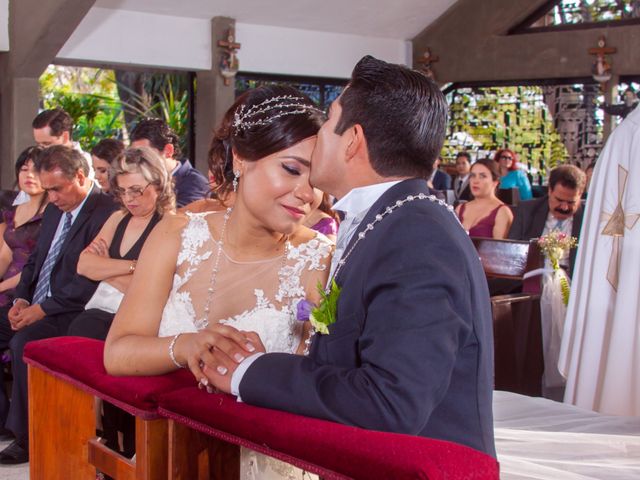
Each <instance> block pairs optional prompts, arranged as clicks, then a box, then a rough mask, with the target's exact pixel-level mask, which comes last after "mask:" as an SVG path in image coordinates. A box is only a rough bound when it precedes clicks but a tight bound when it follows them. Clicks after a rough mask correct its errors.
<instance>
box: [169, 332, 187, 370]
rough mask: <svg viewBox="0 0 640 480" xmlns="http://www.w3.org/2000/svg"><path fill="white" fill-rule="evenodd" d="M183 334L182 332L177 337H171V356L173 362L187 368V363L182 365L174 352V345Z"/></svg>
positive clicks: (177, 365) (179, 366)
mask: <svg viewBox="0 0 640 480" xmlns="http://www.w3.org/2000/svg"><path fill="white" fill-rule="evenodd" d="M180 335H182V333H179V334H177V335H176V336H175V337H173V338H172V339H171V342H170V343H169V358H171V361H172V362H173V364H174V365H175V366H176V367H178V368H187V366H186V365H181V364H180V363H179V362H178V360H176V356H175V354H174V353H173V347H175V346H176V342H177V341H178V337H179V336H180Z"/></svg>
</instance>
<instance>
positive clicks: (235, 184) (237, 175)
mask: <svg viewBox="0 0 640 480" xmlns="http://www.w3.org/2000/svg"><path fill="white" fill-rule="evenodd" d="M239 178H240V172H239V171H238V170H234V171H233V182H232V185H233V193H235V192H237V191H238V179H239Z"/></svg>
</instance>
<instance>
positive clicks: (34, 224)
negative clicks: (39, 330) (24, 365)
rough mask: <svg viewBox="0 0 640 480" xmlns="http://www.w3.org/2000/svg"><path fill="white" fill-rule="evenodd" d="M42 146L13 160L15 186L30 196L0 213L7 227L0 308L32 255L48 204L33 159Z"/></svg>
mask: <svg viewBox="0 0 640 480" xmlns="http://www.w3.org/2000/svg"><path fill="white" fill-rule="evenodd" d="M41 151H42V148H41V147H29V148H27V149H26V150H24V151H23V152H22V153H21V154H20V156H19V157H18V160H17V161H16V167H15V169H16V183H17V184H18V187H19V188H20V190H22V191H23V192H25V193H26V194H27V195H29V201H28V202H26V203H23V204H21V205H18V206H15V207H13V208H11V209H9V210H4V211H3V212H2V217H3V222H4V223H5V225H6V228H5V231H4V234H3V238H4V243H3V244H2V246H1V247H0V278H2V281H0V306H2V307H4V306H6V305H9V304H11V302H12V301H13V292H14V289H15V287H16V285H18V282H19V281H20V275H21V273H22V269H23V268H24V266H25V264H26V263H27V259H28V258H29V255H31V253H32V252H33V250H34V249H35V246H36V241H37V240H38V235H39V234H40V224H41V223H42V213H43V211H44V208H45V206H46V205H47V194H46V192H45V191H44V190H43V189H42V185H40V179H39V178H38V174H37V172H36V169H35V165H34V159H35V158H36V157H37V156H38V155H39V154H40V152H41Z"/></svg>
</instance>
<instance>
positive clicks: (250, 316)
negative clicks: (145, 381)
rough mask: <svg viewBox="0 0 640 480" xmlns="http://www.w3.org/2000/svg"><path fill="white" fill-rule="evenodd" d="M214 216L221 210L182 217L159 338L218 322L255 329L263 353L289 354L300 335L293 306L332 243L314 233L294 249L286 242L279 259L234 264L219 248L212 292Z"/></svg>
mask: <svg viewBox="0 0 640 480" xmlns="http://www.w3.org/2000/svg"><path fill="white" fill-rule="evenodd" d="M215 215H223V212H204V213H190V214H187V216H188V222H187V224H186V226H185V227H184V229H183V231H182V243H181V248H180V252H179V254H178V259H177V263H176V272H175V274H174V277H173V286H172V288H171V291H170V293H169V298H168V299H167V304H166V306H165V308H164V311H163V313H162V320H161V322H160V328H159V331H158V335H159V336H161V337H164V336H171V335H176V334H177V333H180V332H196V331H198V330H200V329H202V328H205V327H206V326H207V325H208V324H209V323H210V322H220V323H225V324H227V325H231V326H233V327H235V328H237V329H239V330H248V331H255V332H256V333H258V335H260V338H261V339H262V342H263V343H264V346H265V348H266V350H267V352H294V351H295V350H296V349H297V347H298V345H299V344H300V340H301V336H302V324H301V322H298V321H297V320H296V316H295V314H296V308H295V307H296V304H297V302H298V301H299V300H300V299H301V298H304V297H305V291H307V290H309V289H310V288H312V289H315V288H316V286H315V282H316V281H317V280H315V279H316V278H317V272H318V271H321V270H325V268H326V263H327V259H328V257H329V254H330V252H331V247H332V244H331V242H330V241H329V240H328V239H327V238H326V237H324V236H323V235H321V234H319V235H317V236H316V237H315V238H313V239H311V240H309V241H307V242H305V243H302V244H300V245H297V246H295V245H291V244H288V245H287V248H286V249H285V251H286V254H285V255H284V256H283V255H282V254H280V255H277V256H274V257H273V258H268V259H265V260H259V261H253V262H240V261H236V260H234V259H233V258H231V257H229V256H228V255H227V254H226V252H225V251H224V249H223V250H222V251H221V254H220V259H219V263H218V273H217V274H216V276H215V277H216V278H215V283H214V284H213V285H214V288H213V293H211V292H209V287H210V286H211V285H212V271H213V268H214V265H215V262H216V257H217V255H218V249H219V243H218V240H216V239H214V237H213V235H212V231H214V230H213V229H212V225H213V221H214V220H215ZM314 273H315V275H314ZM210 295H211V299H210V302H208V299H209V296H210ZM207 303H209V315H208V316H207V315H206V313H205V309H206V305H207Z"/></svg>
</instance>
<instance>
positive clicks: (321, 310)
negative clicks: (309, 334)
mask: <svg viewBox="0 0 640 480" xmlns="http://www.w3.org/2000/svg"><path fill="white" fill-rule="evenodd" d="M340 290H341V289H340V287H339V286H338V284H337V283H336V281H335V280H331V288H330V289H329V291H328V292H327V291H326V290H325V289H324V288H322V284H321V283H319V282H318V292H319V293H320V297H321V298H322V300H321V301H320V305H318V306H316V305H315V304H313V303H311V302H309V301H308V300H307V299H302V300H300V301H299V302H298V305H297V308H296V310H297V312H296V317H297V319H298V320H301V321H306V320H309V321H310V322H311V325H312V326H313V328H314V329H315V331H316V332H318V333H322V334H324V335H328V334H329V325H331V324H333V323H335V321H336V311H337V310H338V298H339V297H340Z"/></svg>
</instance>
